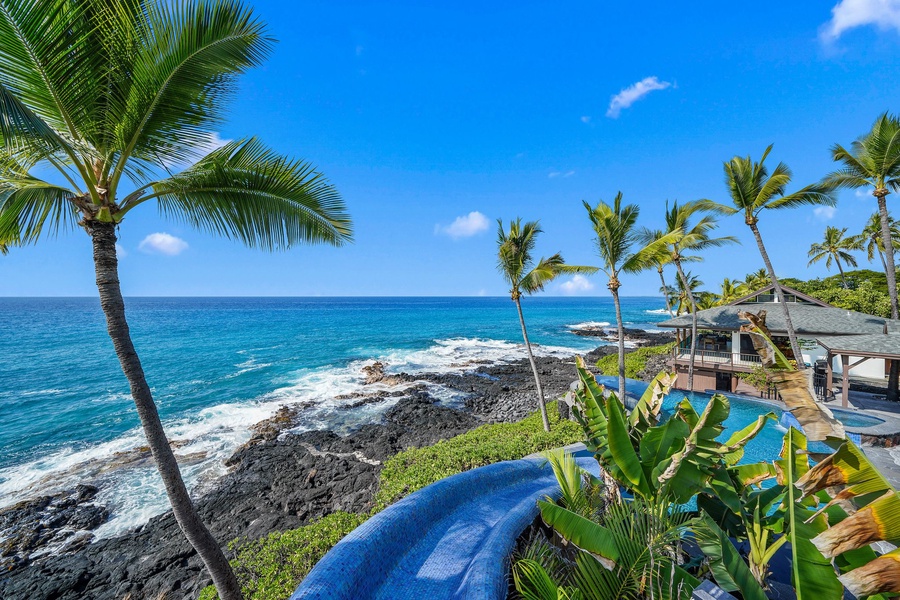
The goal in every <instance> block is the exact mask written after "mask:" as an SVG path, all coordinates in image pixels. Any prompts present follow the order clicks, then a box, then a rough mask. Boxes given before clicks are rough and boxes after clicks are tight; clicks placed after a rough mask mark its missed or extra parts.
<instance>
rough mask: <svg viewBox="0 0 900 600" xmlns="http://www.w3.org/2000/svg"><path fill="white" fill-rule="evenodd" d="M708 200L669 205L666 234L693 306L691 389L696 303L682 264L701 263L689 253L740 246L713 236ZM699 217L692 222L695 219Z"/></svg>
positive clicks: (690, 384)
mask: <svg viewBox="0 0 900 600" xmlns="http://www.w3.org/2000/svg"><path fill="white" fill-rule="evenodd" d="M708 205H709V203H708V201H705V200H693V201H691V202H686V203H684V204H678V202H677V201H676V202H673V203H672V205H671V206H670V205H669V203H668V202H666V214H665V217H666V233H667V234H668V235H670V236H671V237H670V238H669V241H668V242H667V244H666V246H667V248H668V251H669V256H670V259H671V261H672V264H674V265H675V269H676V270H677V271H678V276H679V277H680V278H681V283H682V285H683V288H682V289H683V290H684V293H685V294H686V295H687V298H688V301H689V303H690V307H691V358H690V362H689V363H688V389H691V390H693V389H694V360H695V359H696V357H697V300H696V298H695V295H694V292H693V290H692V289H691V286H690V284H689V281H688V279H687V276H686V275H685V273H684V268H683V264H684V263H685V262H687V261H699V260H702V259H701V258H700V257H699V256H697V255H691V254H688V253H689V252H700V251H703V250H706V249H708V248H714V247H719V246H724V245H726V244H737V243H739V242H738V240H737V238H735V237H734V236H730V235H727V236H722V237H712V236H711V235H710V234H711V233H712V232H713V231H714V230H715V229H716V228H717V227H718V222H717V221H716V218H715V217H714V216H713V215H711V214H703V213H705V212H707V211H708V210H709V206H708ZM695 215H697V216H700V218H699V219H698V220H697V222H696V223H693V224H692V223H691V220H692V219H693V217H694V216H695Z"/></svg>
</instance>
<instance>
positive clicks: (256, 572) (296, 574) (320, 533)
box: [200, 512, 368, 600]
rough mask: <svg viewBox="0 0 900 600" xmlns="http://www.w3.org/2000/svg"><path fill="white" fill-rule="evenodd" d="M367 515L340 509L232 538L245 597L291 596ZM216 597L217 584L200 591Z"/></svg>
mask: <svg viewBox="0 0 900 600" xmlns="http://www.w3.org/2000/svg"><path fill="white" fill-rule="evenodd" d="M367 518H368V515H358V514H353V513H346V512H336V513H332V514H330V515H328V516H326V517H322V518H321V519H317V520H316V521H314V522H312V523H310V524H309V525H305V526H303V527H299V528H297V529H293V530H291V531H285V532H276V533H271V534H269V535H267V536H266V537H264V538H261V539H259V540H255V541H252V542H247V541H241V540H235V541H233V542H231V544H229V548H230V549H231V550H232V551H234V552H235V556H234V558H233V559H232V560H231V566H232V568H233V569H234V572H235V575H237V578H238V581H240V583H241V591H242V593H243V594H244V597H245V598H248V599H253V600H284V599H285V598H288V597H289V596H290V595H291V594H292V593H293V592H294V589H295V588H296V587H297V584H298V583H299V582H300V581H302V580H303V578H304V577H306V575H307V574H308V573H309V571H310V570H311V569H312V568H313V566H315V564H316V563H317V562H319V559H321V558H322V557H323V556H325V553H326V552H328V551H329V550H331V548H332V547H333V546H334V545H335V544H337V543H338V542H339V541H340V540H341V538H343V537H344V536H345V535H347V534H348V533H350V532H351V531H353V530H354V529H356V528H357V527H359V526H360V525H361V524H362V523H363V522H364V521H365V520H366V519H367ZM216 598H218V596H217V595H216V590H215V588H214V587H213V586H209V587H207V588H204V589H203V591H202V592H200V600H215V599H216Z"/></svg>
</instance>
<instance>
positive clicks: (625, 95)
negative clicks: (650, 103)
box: [606, 76, 672, 119]
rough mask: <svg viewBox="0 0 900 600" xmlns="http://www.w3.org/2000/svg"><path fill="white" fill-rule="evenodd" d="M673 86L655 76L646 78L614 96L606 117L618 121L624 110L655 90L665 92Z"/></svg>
mask: <svg viewBox="0 0 900 600" xmlns="http://www.w3.org/2000/svg"><path fill="white" fill-rule="evenodd" d="M671 85H672V84H671V83H670V82H668V81H660V80H659V79H657V78H656V77H655V76H654V77H645V78H644V79H641V80H640V81H638V82H637V83H635V84H633V85H630V86H628V87H627V88H625V89H623V90H622V91H621V92H619V93H618V94H616V95H615V96H613V97H612V100H610V102H609V109H607V111H606V116H607V117H609V118H611V119H617V118H619V114H621V112H622V109H623V108H628V107H629V106H631V105H632V104H634V103H635V102H637V101H638V100H640V99H641V98H643V97H644V96H646V95H647V94H649V93H650V92H652V91H654V90H664V89H666V88H667V87H671Z"/></svg>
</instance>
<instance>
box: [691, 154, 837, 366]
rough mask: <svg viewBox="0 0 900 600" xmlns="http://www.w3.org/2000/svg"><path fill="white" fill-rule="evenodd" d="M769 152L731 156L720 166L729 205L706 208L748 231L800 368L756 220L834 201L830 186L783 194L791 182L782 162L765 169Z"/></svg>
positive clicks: (793, 336) (791, 325) (796, 345)
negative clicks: (738, 218) (736, 219)
mask: <svg viewBox="0 0 900 600" xmlns="http://www.w3.org/2000/svg"><path fill="white" fill-rule="evenodd" d="M770 152H772V145H771V144H770V145H769V146H768V147H767V148H766V149H765V150H764V151H763V153H762V156H761V157H760V159H759V161H755V160H753V159H752V158H751V157H750V156H735V157H734V158H732V159H731V160H730V161H728V162H726V163H725V164H724V169H725V185H726V186H727V188H728V193H729V196H730V197H731V204H730V205H726V204H719V203H715V202H710V201H707V202H709V204H708V206H709V208H710V209H712V210H716V211H718V212H720V213H721V214H724V215H736V214H742V215H743V216H744V223H745V224H746V225H747V226H748V227H749V228H750V231H751V232H752V233H753V237H754V238H755V239H756V245H757V247H758V248H759V253H760V255H761V256H762V259H763V263H765V265H766V270H767V271H768V272H769V278H770V279H771V280H772V284H773V287H774V288H775V294H776V295H777V296H778V301H779V303H781V307H782V310H783V311H784V319H785V324H786V329H787V334H788V339H790V342H791V351H792V353H793V354H794V358H795V359H796V360H797V365H798V367H799V368H801V369H802V368H804V364H805V363H804V362H803V359H802V356H803V355H802V354H801V352H800V344H799V343H798V341H797V333H796V332H795V331H794V323H793V321H791V316H790V313H789V312H788V306H787V304H786V303H785V301H784V291H783V290H782V288H781V284H780V283H779V282H778V277H776V275H775V269H774V267H773V266H772V261H771V260H770V259H769V254H768V252H767V251H766V247H765V244H764V243H763V239H762V235H761V234H760V232H759V225H758V224H759V217H760V214H761V213H762V212H763V211H766V210H781V209H790V208H797V207H800V206H834V205H835V203H836V199H835V196H834V193H833V186H830V185H825V184H818V183H817V184H811V185H808V186H806V187H803V188H801V189H799V190H797V191H796V192H793V193H791V194H788V193H786V190H787V186H788V184H790V182H791V178H792V177H793V174H792V173H791V170H790V168H789V167H788V166H787V165H786V164H785V163H783V162H780V163H778V164H777V165H775V168H774V169H772V171H771V173H770V172H769V168H768V167H767V166H766V158H767V157H768V156H769V153H770Z"/></svg>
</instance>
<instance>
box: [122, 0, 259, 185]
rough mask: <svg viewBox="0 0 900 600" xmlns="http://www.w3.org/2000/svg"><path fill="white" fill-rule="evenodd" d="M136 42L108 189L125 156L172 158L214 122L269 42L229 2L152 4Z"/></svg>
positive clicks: (197, 144) (244, 11) (199, 143)
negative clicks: (241, 77) (239, 76)
mask: <svg viewBox="0 0 900 600" xmlns="http://www.w3.org/2000/svg"><path fill="white" fill-rule="evenodd" d="M145 13H146V14H145V16H144V19H143V21H142V23H141V24H140V26H141V29H140V35H141V42H140V44H139V45H138V47H137V49H136V55H135V57H134V60H133V63H132V73H131V81H130V84H129V86H128V94H127V97H125V98H124V99H123V105H122V109H121V110H122V114H121V115H120V117H119V123H118V125H117V127H116V137H117V146H118V148H119V150H120V154H119V158H118V163H117V165H116V168H115V171H114V173H113V176H112V178H111V183H110V187H111V189H112V190H115V189H116V186H117V184H118V181H119V179H120V178H121V176H122V173H123V171H124V166H125V164H126V161H128V160H129V159H130V158H131V157H132V156H135V157H138V158H141V159H144V160H148V161H157V163H161V162H169V163H178V162H182V161H185V160H186V159H188V160H189V159H192V158H196V154H194V153H195V152H196V149H197V148H202V147H204V145H205V142H206V141H207V140H208V135H209V131H211V130H212V129H213V128H214V126H215V125H217V124H218V123H220V122H221V120H222V118H223V116H224V112H223V108H224V106H225V102H226V100H228V99H229V98H230V97H231V96H232V95H233V93H234V90H235V82H236V77H237V76H238V75H240V74H242V73H243V72H245V71H246V70H247V69H249V68H251V67H254V66H257V65H259V64H261V63H262V61H263V60H264V59H265V58H266V57H267V56H268V54H269V52H270V51H271V48H272V42H273V40H272V39H271V38H270V37H268V36H267V34H266V32H265V28H264V26H263V24H262V23H261V22H260V21H259V20H258V19H257V18H256V17H255V16H254V15H253V13H252V12H251V10H250V9H249V8H248V7H245V6H244V5H242V4H241V3H240V2H237V1H235V0H221V1H218V2H175V3H170V2H158V3H153V4H152V5H149V6H147V7H146V10H145Z"/></svg>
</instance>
